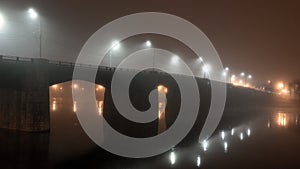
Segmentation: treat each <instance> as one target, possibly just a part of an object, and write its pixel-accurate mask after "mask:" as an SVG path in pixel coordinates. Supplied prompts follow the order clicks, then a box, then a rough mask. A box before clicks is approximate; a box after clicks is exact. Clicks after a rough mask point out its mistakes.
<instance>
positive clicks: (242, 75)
mask: <svg viewBox="0 0 300 169" xmlns="http://www.w3.org/2000/svg"><path fill="white" fill-rule="evenodd" d="M241 77H242V80H243V81H244V86H245V83H246V79H245V78H244V77H245V73H244V72H242V73H241Z"/></svg>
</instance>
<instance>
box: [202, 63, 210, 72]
mask: <svg viewBox="0 0 300 169" xmlns="http://www.w3.org/2000/svg"><path fill="white" fill-rule="evenodd" d="M202 70H203V72H205V73H208V72H209V65H203V67H202Z"/></svg>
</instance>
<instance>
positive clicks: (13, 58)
mask: <svg viewBox="0 0 300 169" xmlns="http://www.w3.org/2000/svg"><path fill="white" fill-rule="evenodd" d="M33 60H34V59H33V58H24V57H18V56H6V55H0V62H33Z"/></svg>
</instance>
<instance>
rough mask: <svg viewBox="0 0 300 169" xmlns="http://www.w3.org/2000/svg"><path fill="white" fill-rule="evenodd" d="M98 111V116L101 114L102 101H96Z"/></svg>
mask: <svg viewBox="0 0 300 169" xmlns="http://www.w3.org/2000/svg"><path fill="white" fill-rule="evenodd" d="M98 113H99V115H100V116H101V115H102V114H103V101H99V102H98Z"/></svg>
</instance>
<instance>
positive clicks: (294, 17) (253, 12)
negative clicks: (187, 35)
mask: <svg viewBox="0 0 300 169" xmlns="http://www.w3.org/2000/svg"><path fill="white" fill-rule="evenodd" d="M29 7H33V8H35V9H36V10H37V11H38V12H39V14H40V15H42V17H43V26H44V29H43V34H44V36H43V37H44V42H43V43H44V46H45V47H44V48H45V49H44V50H43V55H44V56H46V57H47V58H49V59H55V60H66V61H74V60H75V58H76V57H77V55H78V52H79V51H80V49H81V47H82V45H83V44H84V42H85V41H86V40H87V39H88V38H89V37H90V36H91V35H92V34H93V33H94V32H95V31H96V30H98V29H99V28H100V27H101V26H103V25H104V24H106V23H108V22H110V21H112V20H114V19H117V18H119V17H122V16H124V15H128V14H132V13H136V12H165V13H170V14H174V15H177V16H179V17H182V18H184V19H186V20H188V21H190V22H192V23H193V24H195V25H197V26H198V27H199V28H200V29H201V30H202V31H203V32H204V33H205V34H206V35H207V36H208V38H209V39H210V40H211V42H212V43H213V45H214V46H215V48H216V50H217V51H218V53H219V55H220V57H221V60H222V62H223V64H224V66H229V67H230V68H231V69H232V71H234V72H241V71H244V72H249V73H251V74H253V77H254V78H256V80H259V81H267V80H269V79H270V80H274V81H277V80H288V81H290V80H294V79H300V66H299V64H300V47H299V45H300V31H299V30H300V10H299V7H300V2H299V1H297V0H295V1H292V0H266V1H261V0H249V1H241V0H237V1H222V0H219V1H212V0H209V1H201V0H199V1H187V0H185V1H175V0H169V1H162V0H158V1H153V0H152V1H141V0H131V1H115V0H110V1H96V0H94V1H91V0H90V1H81V0H77V1H75V0H68V1H67V0H40V1H23V0H19V1H16V0H1V1H0V11H1V12H2V13H5V14H8V13H9V14H12V13H15V14H17V13H20V14H21V13H22V12H21V11H26V10H27V9H28V8H29ZM14 17H16V16H14ZM183 31H184V30H183ZM0 36H2V40H3V37H5V35H4V34H3V33H0ZM8 38H10V37H8ZM13 38H14V39H17V37H13ZM4 39H5V38H4ZM0 40H1V37H0ZM2 43H3V42H2ZM0 52H3V51H0ZM4 53H5V52H4ZM12 53H13V52H12ZM5 54H10V52H6V53H5ZM13 54H14V53H13Z"/></svg>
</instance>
